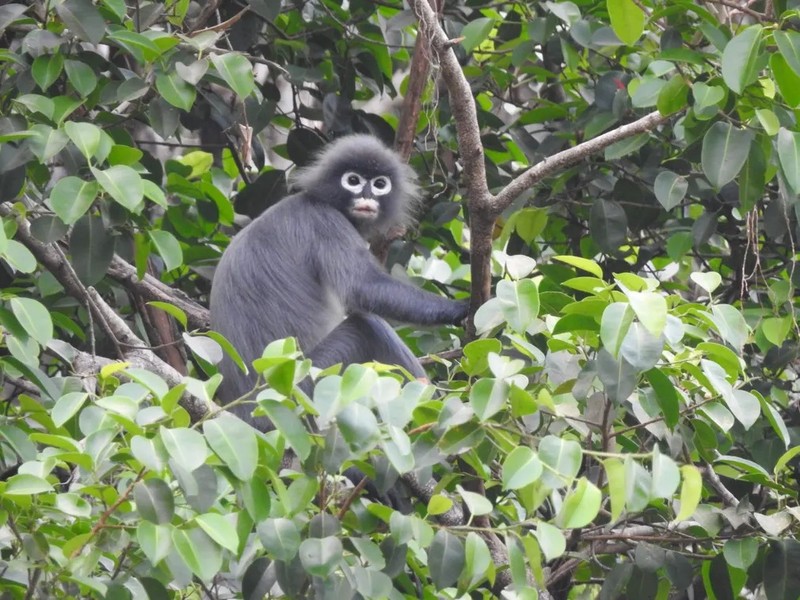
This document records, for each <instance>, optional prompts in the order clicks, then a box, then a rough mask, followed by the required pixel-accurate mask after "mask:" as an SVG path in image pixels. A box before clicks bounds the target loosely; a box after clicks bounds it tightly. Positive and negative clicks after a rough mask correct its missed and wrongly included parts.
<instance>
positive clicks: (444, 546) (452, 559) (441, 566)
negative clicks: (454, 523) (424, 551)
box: [428, 529, 466, 589]
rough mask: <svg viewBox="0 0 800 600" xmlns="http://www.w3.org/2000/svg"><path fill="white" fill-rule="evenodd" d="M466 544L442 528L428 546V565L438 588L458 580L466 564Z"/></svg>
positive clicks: (448, 585)
mask: <svg viewBox="0 0 800 600" xmlns="http://www.w3.org/2000/svg"><path fill="white" fill-rule="evenodd" d="M465 556H466V555H465V551H464V545H463V544H462V543H461V540H460V539H459V538H457V537H456V536H454V535H453V534H452V533H450V532H448V531H447V530H445V529H440V530H439V531H438V532H437V533H436V535H435V536H434V537H433V543H432V544H431V546H430V548H428V567H429V568H430V571H431V578H432V579H433V583H434V585H435V586H436V588H437V589H443V588H446V587H450V586H451V585H452V584H453V583H455V582H456V580H457V579H458V577H459V575H460V574H461V571H462V569H463V568H464V564H465Z"/></svg>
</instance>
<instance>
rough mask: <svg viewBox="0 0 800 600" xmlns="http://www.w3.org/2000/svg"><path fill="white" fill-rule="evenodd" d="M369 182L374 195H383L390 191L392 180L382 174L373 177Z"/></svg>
mask: <svg viewBox="0 0 800 600" xmlns="http://www.w3.org/2000/svg"><path fill="white" fill-rule="evenodd" d="M369 184H370V187H371V188H372V193H373V194H375V195H376V196H385V195H386V194H388V193H389V192H391V191H392V180H391V179H389V178H388V177H385V176H384V175H379V176H378V177H373V178H372V181H370V182H369Z"/></svg>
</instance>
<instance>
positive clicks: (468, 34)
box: [461, 17, 494, 53]
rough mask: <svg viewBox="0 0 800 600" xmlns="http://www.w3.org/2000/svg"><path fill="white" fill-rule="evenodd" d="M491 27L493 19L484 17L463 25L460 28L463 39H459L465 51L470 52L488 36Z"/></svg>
mask: <svg viewBox="0 0 800 600" xmlns="http://www.w3.org/2000/svg"><path fill="white" fill-rule="evenodd" d="M493 27H494V19H489V18H486V17H481V18H478V19H475V20H473V21H470V22H469V23H467V24H466V25H464V29H462V30H461V37H463V38H464V39H463V40H462V41H461V44H462V45H463V46H464V49H465V50H466V51H467V53H470V52H472V51H473V50H474V49H475V48H477V47H478V46H479V45H480V44H481V43H482V42H483V41H484V40H485V39H486V38H488V37H489V34H490V33H491V32H492V28H493Z"/></svg>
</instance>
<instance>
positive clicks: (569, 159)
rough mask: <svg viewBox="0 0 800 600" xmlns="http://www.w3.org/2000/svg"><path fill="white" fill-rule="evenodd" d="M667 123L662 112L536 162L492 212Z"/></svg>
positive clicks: (493, 205) (500, 195)
mask: <svg viewBox="0 0 800 600" xmlns="http://www.w3.org/2000/svg"><path fill="white" fill-rule="evenodd" d="M666 120H667V117H665V116H664V115H662V114H661V113H659V112H651V113H650V114H648V115H645V116H644V117H642V118H641V119H638V120H636V121H634V122H633V123H628V124H626V125H621V126H619V127H617V128H616V129H612V130H611V131H609V132H607V133H604V134H602V135H599V136H597V137H596V138H592V139H590V140H586V141H585V142H583V143H581V144H578V145H577V146H573V147H572V148H567V149H566V150H563V151H562V152H558V153H557V154H554V155H553V156H548V157H547V158H545V159H544V160H542V161H540V162H538V163H536V164H535V165H534V166H532V167H531V168H530V169H528V170H527V171H525V172H524V173H522V175H519V176H518V177H516V178H515V179H514V180H513V181H512V182H511V183H509V184H508V185H507V186H506V187H504V188H503V189H502V190H501V191H500V192H499V193H498V194H497V195H496V196H494V197H493V198H492V200H491V209H490V210H491V212H492V213H493V214H494V215H499V214H500V213H501V212H503V211H504V210H505V209H506V208H508V207H509V206H510V205H511V203H512V202H513V201H514V200H515V199H516V198H517V197H518V196H519V195H520V194H521V193H522V192H524V191H525V190H527V189H530V188H531V187H533V186H534V185H536V184H537V183H539V182H540V181H541V180H542V179H544V178H545V177H549V176H550V175H553V174H555V173H558V172H560V171H563V170H564V169H566V168H567V167H571V166H573V165H575V164H577V163H579V162H581V161H582V160H584V159H585V158H587V157H588V156H591V155H593V154H596V153H598V152H600V151H601V150H605V149H606V148H608V147H609V146H610V145H612V144H615V143H617V142H620V141H622V140H624V139H626V138H629V137H633V136H634V135H639V134H640V133H646V132H648V131H652V130H653V129H655V127H657V126H658V125H659V124H660V123H663V122H664V121H666Z"/></svg>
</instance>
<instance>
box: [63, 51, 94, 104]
mask: <svg viewBox="0 0 800 600" xmlns="http://www.w3.org/2000/svg"><path fill="white" fill-rule="evenodd" d="M64 70H65V71H66V72H67V79H68V80H69V82H70V84H72V87H73V88H75V91H76V92H78V94H79V95H80V96H81V97H82V98H85V97H86V96H88V95H89V94H91V93H92V92H93V91H94V89H95V88H96V87H97V75H96V74H95V72H94V69H92V67H90V66H89V65H87V64H86V63H85V62H82V61H80V60H66V61H64Z"/></svg>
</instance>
